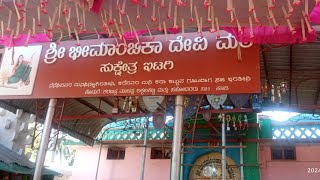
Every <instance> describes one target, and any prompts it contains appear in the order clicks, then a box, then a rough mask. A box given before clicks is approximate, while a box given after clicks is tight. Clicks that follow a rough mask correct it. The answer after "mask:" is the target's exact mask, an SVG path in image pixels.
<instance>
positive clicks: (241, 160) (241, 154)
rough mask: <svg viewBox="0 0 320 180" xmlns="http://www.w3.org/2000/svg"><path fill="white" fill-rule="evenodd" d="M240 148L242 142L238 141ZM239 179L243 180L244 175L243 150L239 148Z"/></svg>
mask: <svg viewBox="0 0 320 180" xmlns="http://www.w3.org/2000/svg"><path fill="white" fill-rule="evenodd" d="M240 146H242V141H240ZM240 164H241V166H240V177H241V180H244V174H243V148H240Z"/></svg>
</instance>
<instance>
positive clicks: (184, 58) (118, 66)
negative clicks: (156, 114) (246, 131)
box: [0, 32, 260, 99]
mask: <svg viewBox="0 0 320 180" xmlns="http://www.w3.org/2000/svg"><path fill="white" fill-rule="evenodd" d="M220 34H221V36H220V37H217V34H216V33H209V32H206V33H203V34H201V35H200V34H198V33H188V34H187V33H186V34H183V35H167V36H165V35H159V36H154V38H153V39H150V37H147V36H144V37H140V38H139V41H138V40H136V39H135V38H134V39H133V40H125V41H123V40H119V39H116V38H108V39H99V40H98V39H95V40H82V41H80V45H79V44H77V45H76V44H75V42H74V41H64V42H61V43H60V44H56V43H48V44H40V45H34V46H29V47H14V48H10V49H5V53H4V54H3V58H2V61H1V66H0V99H16V98H76V97H99V96H154V95H178V94H181V95H187V94H234V93H259V92H260V64H259V47H258V46H255V45H253V44H250V43H239V42H237V41H236V40H235V38H234V37H233V36H231V35H230V34H228V33H226V32H221V33H220ZM239 56H240V58H239Z"/></svg>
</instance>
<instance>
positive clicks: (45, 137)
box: [33, 99, 57, 180]
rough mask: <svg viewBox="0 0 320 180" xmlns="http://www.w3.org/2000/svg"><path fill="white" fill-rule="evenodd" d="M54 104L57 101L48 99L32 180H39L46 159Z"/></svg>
mask: <svg viewBox="0 0 320 180" xmlns="http://www.w3.org/2000/svg"><path fill="white" fill-rule="evenodd" d="M56 104H57V99H50V102H49V106H48V111H47V115H46V120H45V122H44V127H43V132H42V136H41V142H40V147H39V151H38V154H37V161H36V168H35V171H34V176H33V180H41V172H42V168H43V164H44V160H45V158H46V153H47V148H48V142H49V137H50V132H51V131H50V130H51V124H52V119H53V115H54V111H55V107H56Z"/></svg>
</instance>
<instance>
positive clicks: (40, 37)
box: [0, 34, 50, 47]
mask: <svg viewBox="0 0 320 180" xmlns="http://www.w3.org/2000/svg"><path fill="white" fill-rule="evenodd" d="M27 37H28V35H27V34H20V35H19V37H18V38H17V39H13V40H12V43H11V44H10V35H8V36H4V37H3V40H0V44H2V45H4V46H6V47H11V46H24V45H25V41H26V39H27ZM46 42H50V40H49V39H48V37H47V35H46V34H36V35H35V37H31V36H30V38H29V42H28V44H26V45H30V44H35V43H46Z"/></svg>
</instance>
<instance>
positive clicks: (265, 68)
mask: <svg viewBox="0 0 320 180" xmlns="http://www.w3.org/2000/svg"><path fill="white" fill-rule="evenodd" d="M263 48H264V47H263V45H261V47H260V49H263ZM261 53H262V61H263V68H264V73H265V75H266V80H267V83H268V86H269V87H270V79H269V71H268V65H267V60H266V53H265V51H262V50H261Z"/></svg>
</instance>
